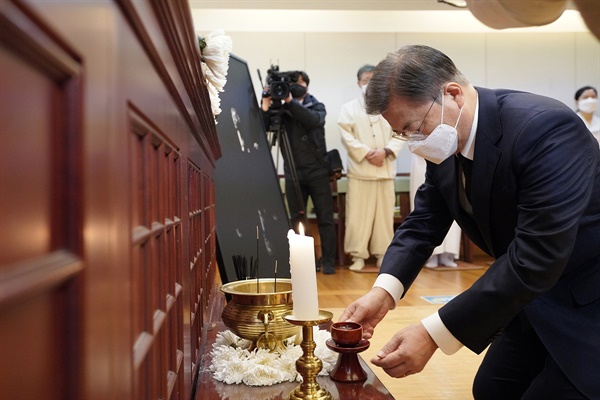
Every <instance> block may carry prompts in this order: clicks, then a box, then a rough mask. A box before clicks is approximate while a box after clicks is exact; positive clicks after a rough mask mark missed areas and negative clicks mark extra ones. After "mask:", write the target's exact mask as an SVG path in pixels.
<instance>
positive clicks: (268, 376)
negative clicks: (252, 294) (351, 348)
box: [210, 327, 338, 386]
mask: <svg viewBox="0 0 600 400" xmlns="http://www.w3.org/2000/svg"><path fill="white" fill-rule="evenodd" d="M329 338H331V334H330V333H329V332H328V331H326V330H321V329H318V327H313V339H314V341H315V343H316V348H315V356H317V357H318V358H319V359H320V360H321V361H322V362H323V368H322V369H321V372H319V375H327V374H329V372H330V371H331V370H332V369H333V367H334V366H335V363H336V362H337V357H338V354H337V353H335V352H333V351H331V350H329V348H328V347H327V346H326V345H325V342H326V341H327V339H329ZM294 341H295V337H292V338H290V339H287V340H286V341H285V343H284V345H285V348H284V349H283V350H279V351H274V352H269V351H268V350H266V349H254V350H252V351H249V350H248V349H249V348H250V346H251V344H252V343H251V342H250V341H249V340H245V339H242V338H240V337H238V336H236V335H235V334H233V333H232V332H231V331H225V332H220V333H218V334H217V339H216V341H215V343H214V344H213V350H212V352H211V356H212V363H211V365H210V370H211V372H212V373H213V377H214V378H215V379H216V380H218V381H221V382H225V383H227V384H239V383H242V382H243V383H244V384H246V385H248V386H270V385H275V384H277V383H281V382H293V381H298V382H300V381H301V380H302V376H301V375H300V374H298V372H297V371H296V360H297V359H298V358H300V357H301V356H302V348H301V347H300V346H298V345H295V344H294Z"/></svg>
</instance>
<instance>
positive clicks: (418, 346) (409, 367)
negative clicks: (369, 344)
mask: <svg viewBox="0 0 600 400" xmlns="http://www.w3.org/2000/svg"><path fill="white" fill-rule="evenodd" d="M437 348H438V346H437V345H436V344H435V342H434V341H433V339H432V338H431V336H429V333H427V330H426V329H425V327H424V326H423V324H421V323H420V322H419V323H417V324H412V325H409V326H407V327H406V328H404V329H402V330H400V331H399V332H398V333H396V334H395V335H394V337H392V339H391V340H390V341H389V342H387V343H386V344H385V346H383V348H382V349H381V350H380V351H379V353H377V358H373V359H372V360H371V362H372V363H373V364H374V365H377V366H378V367H381V368H383V370H384V371H385V372H386V374H388V375H389V376H392V377H394V378H404V377H405V376H407V375H411V374H416V373H419V372H421V371H422V370H423V368H425V365H426V364H427V362H428V361H429V359H430V358H431V356H433V353H435V351H436V350H437Z"/></svg>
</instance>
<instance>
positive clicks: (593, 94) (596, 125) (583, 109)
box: [575, 86, 600, 144]
mask: <svg viewBox="0 0 600 400" xmlns="http://www.w3.org/2000/svg"><path fill="white" fill-rule="evenodd" d="M575 102H576V104H577V115H579V116H580V117H581V119H582V120H583V122H585V125H586V126H587V128H588V129H589V130H590V132H592V135H594V137H595V138H596V140H597V141H598V143H599V144H600V117H598V116H597V115H594V112H595V111H596V110H597V109H598V91H597V90H596V89H595V88H593V87H591V86H584V87H582V88H581V89H579V90H577V91H576V92H575Z"/></svg>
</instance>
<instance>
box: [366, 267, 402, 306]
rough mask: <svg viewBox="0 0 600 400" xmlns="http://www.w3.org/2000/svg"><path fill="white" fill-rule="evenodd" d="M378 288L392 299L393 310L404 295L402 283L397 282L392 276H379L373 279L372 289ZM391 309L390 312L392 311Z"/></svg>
mask: <svg viewBox="0 0 600 400" xmlns="http://www.w3.org/2000/svg"><path fill="white" fill-rule="evenodd" d="M375 286H377V287H380V288H382V289H383V290H385V291H386V292H388V293H389V294H390V296H392V298H393V299H394V308H396V303H397V302H398V300H400V298H401V297H402V294H403V293H404V285H403V284H402V282H400V281H399V280H398V278H396V277H395V276H394V275H390V274H379V276H378V277H377V279H375V283H374V284H373V287H375ZM394 308H392V310H393V309H394Z"/></svg>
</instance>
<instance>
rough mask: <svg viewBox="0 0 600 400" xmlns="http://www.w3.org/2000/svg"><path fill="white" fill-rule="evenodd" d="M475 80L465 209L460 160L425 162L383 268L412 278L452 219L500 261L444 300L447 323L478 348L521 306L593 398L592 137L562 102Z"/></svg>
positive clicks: (596, 282) (599, 314)
mask: <svg viewBox="0 0 600 400" xmlns="http://www.w3.org/2000/svg"><path fill="white" fill-rule="evenodd" d="M476 89H477V91H478V93H479V121H478V126H477V133H476V136H475V149H474V151H475V152H474V160H473V180H472V195H471V200H472V208H473V210H472V211H473V213H472V215H469V214H468V213H466V212H465V211H464V209H463V207H461V205H460V202H459V191H460V187H459V181H458V177H459V174H458V160H457V158H456V157H450V158H449V159H447V160H445V161H444V162H442V163H441V164H439V165H435V164H433V163H429V162H428V164H427V172H426V181H425V183H424V184H423V185H422V186H421V187H420V188H419V190H418V192H417V194H416V197H415V209H414V210H413V212H412V213H411V214H410V215H409V216H408V217H407V218H406V220H405V222H404V223H403V224H402V225H401V226H400V227H399V228H398V230H397V231H396V233H395V235H394V239H393V241H392V243H391V245H390V247H389V248H388V250H387V252H386V254H385V257H384V260H383V264H382V266H381V273H388V274H392V275H394V276H396V277H397V278H398V279H399V280H400V281H401V282H402V283H403V285H404V287H405V288H408V287H409V286H410V285H411V284H412V282H413V281H414V279H415V278H416V276H417V274H418V273H419V271H420V269H421V267H422V265H423V264H424V263H425V261H426V260H427V259H428V257H429V256H430V255H431V253H432V251H433V249H434V248H435V246H437V245H439V244H440V243H441V242H442V240H443V239H444V237H445V235H446V233H447V231H448V229H449V227H450V225H451V223H452V220H456V221H457V222H458V224H459V225H460V227H461V228H462V229H463V231H464V232H465V233H466V234H467V235H468V236H469V238H470V239H471V240H472V241H473V242H474V243H475V244H476V245H477V246H479V247H480V248H481V249H483V250H484V251H485V252H487V253H488V254H489V255H491V256H492V257H494V258H495V261H494V263H493V264H492V265H491V266H490V267H489V269H488V270H487V271H486V272H485V273H484V274H483V276H482V277H481V278H480V279H479V280H477V282H475V284H473V286H472V287H471V288H469V289H468V290H466V291H465V292H463V293H462V294H460V295H459V296H457V297H455V298H454V299H453V300H452V301H450V302H449V303H448V304H446V305H445V306H444V307H442V308H441V309H440V310H439V314H440V317H441V319H442V321H443V322H444V324H445V325H446V327H447V328H448V329H449V330H450V332H451V333H452V334H453V335H454V336H455V337H456V338H457V339H458V340H459V341H460V342H461V343H463V344H464V345H465V346H467V347H468V348H470V349H471V350H473V351H475V352H477V353H479V352H481V351H483V350H484V349H485V348H486V347H487V346H488V344H489V343H490V342H491V341H492V340H493V339H494V338H495V337H496V336H497V335H498V334H499V333H500V332H501V330H502V328H503V327H505V326H507V325H508V324H509V322H510V321H511V320H512V319H513V318H515V317H517V316H519V315H520V313H522V312H524V313H525V314H526V316H527V318H528V319H529V321H530V323H531V325H532V327H533V328H534V329H535V330H536V332H537V334H538V335H539V337H540V339H541V340H542V342H543V343H544V345H545V346H546V348H547V349H548V351H549V352H550V354H551V355H552V356H553V357H554V359H555V360H556V361H557V363H558V364H559V365H560V366H561V368H562V369H563V371H564V372H565V373H566V374H567V376H568V377H569V378H570V380H571V381H572V382H573V383H574V384H575V385H576V386H577V387H578V388H579V389H580V390H581V391H582V392H583V393H585V394H586V395H587V396H590V397H592V398H600V150H599V149H598V144H597V142H595V141H594V138H593V136H592V135H591V134H590V132H589V131H588V130H587V128H586V127H585V125H584V124H583V122H582V121H581V119H580V118H579V117H578V116H577V115H576V114H575V113H574V112H573V111H572V110H570V109H569V108H568V107H567V106H565V105H564V104H563V103H561V102H558V101H556V100H553V99H550V98H547V97H542V96H538V95H533V94H530V93H523V92H517V91H510V90H489V89H484V88H476Z"/></svg>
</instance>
